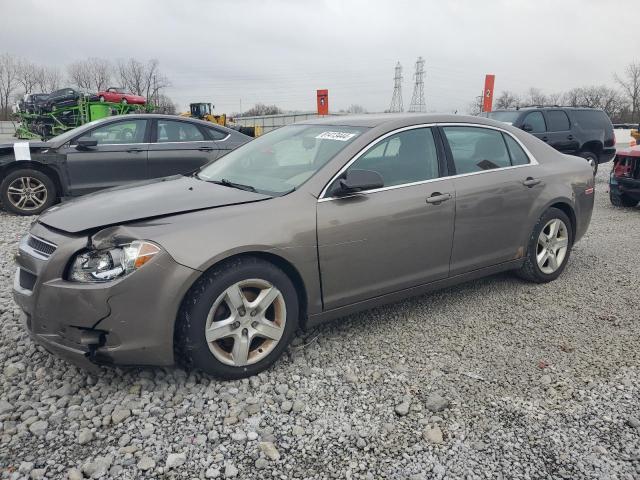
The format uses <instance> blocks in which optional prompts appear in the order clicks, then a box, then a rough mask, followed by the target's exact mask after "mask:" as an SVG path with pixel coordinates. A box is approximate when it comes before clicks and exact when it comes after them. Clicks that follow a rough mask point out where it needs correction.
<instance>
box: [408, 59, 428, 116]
mask: <svg viewBox="0 0 640 480" xmlns="http://www.w3.org/2000/svg"><path fill="white" fill-rule="evenodd" d="M414 76H415V79H416V83H415V84H414V86H413V96H412V97H411V105H410V106H409V111H410V112H426V111H427V105H426V104H425V102H424V59H423V58H422V57H418V60H417V61H416V73H415V74H414Z"/></svg>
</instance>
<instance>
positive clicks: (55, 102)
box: [42, 88, 98, 112]
mask: <svg viewBox="0 0 640 480" xmlns="http://www.w3.org/2000/svg"><path fill="white" fill-rule="evenodd" d="M81 97H85V98H86V99H87V100H90V101H92V102H95V101H97V100H98V96H97V95H96V94H89V93H85V92H81V91H80V90H76V89H75V88H61V89H60V90H56V91H55V92H51V93H50V94H49V95H47V98H46V99H45V100H44V102H43V105H42V108H43V110H44V111H47V112H53V111H55V110H58V109H61V108H65V107H73V106H75V105H77V104H78V100H80V98H81Z"/></svg>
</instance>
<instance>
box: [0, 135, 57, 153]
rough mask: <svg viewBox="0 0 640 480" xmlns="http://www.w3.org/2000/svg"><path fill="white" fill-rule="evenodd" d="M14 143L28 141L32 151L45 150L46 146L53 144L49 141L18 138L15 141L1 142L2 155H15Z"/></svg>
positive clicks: (49, 146) (0, 151)
mask: <svg viewBox="0 0 640 480" xmlns="http://www.w3.org/2000/svg"><path fill="white" fill-rule="evenodd" d="M14 143H28V144H29V150H30V151H31V152H37V151H41V150H44V149H46V148H51V144H50V143H49V142H40V141H38V142H35V141H30V140H19V139H17V138H16V139H15V141H13V142H7V143H0V156H4V155H13V144H14Z"/></svg>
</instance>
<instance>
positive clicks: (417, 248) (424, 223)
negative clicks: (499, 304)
mask: <svg viewBox="0 0 640 480" xmlns="http://www.w3.org/2000/svg"><path fill="white" fill-rule="evenodd" d="M442 156H443V155H442V145H441V143H440V140H439V138H438V134H437V132H435V130H434V129H432V128H429V127H420V128H409V129H403V130H402V131H399V132H397V133H390V134H387V135H385V136H384V137H382V138H381V139H379V140H378V141H377V142H376V143H375V144H373V145H372V146H371V147H370V148H369V149H367V150H366V151H365V152H364V153H363V154H361V155H359V156H357V157H355V159H354V160H352V162H350V163H349V164H348V166H347V167H345V168H343V170H342V172H341V173H340V175H338V176H337V178H336V179H334V181H333V182H332V183H331V184H330V185H329V187H328V188H327V191H326V192H325V193H324V195H323V196H322V197H321V198H320V200H319V201H318V204H317V229H318V255H319V261H320V275H321V279H322V292H323V301H324V306H325V308H326V309H332V308H336V307H340V306H343V305H347V304H350V303H354V302H358V301H362V300H366V299H368V298H372V297H376V296H379V295H384V294H387V293H391V292H395V291H399V290H402V289H406V288H410V287H413V286H416V285H420V284H425V283H428V282H431V281H435V280H440V279H443V278H446V277H447V276H448V275H449V257H450V254H451V242H452V239H453V223H454V212H455V192H454V189H453V182H452V180H450V179H447V178H441V172H442V169H443V168H444V165H443V164H441V160H442ZM350 169H359V170H373V171H376V172H378V173H379V174H380V175H381V176H382V178H383V180H384V187H383V188H378V189H373V190H370V191H364V192H359V193H357V194H353V195H349V196H345V197H339V196H336V194H335V193H332V192H333V191H334V188H335V185H337V182H338V181H339V179H340V178H341V177H342V176H343V174H344V173H346V171H348V170H350Z"/></svg>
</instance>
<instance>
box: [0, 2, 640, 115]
mask: <svg viewBox="0 0 640 480" xmlns="http://www.w3.org/2000/svg"><path fill="white" fill-rule="evenodd" d="M638 3H639V2H638V0H611V1H607V2H605V1H602V0H528V1H525V0H521V1H515V0H483V1H480V0H447V1H435V0H431V1H427V0H420V1H419V0H415V1H405V0H393V1H386V0H385V1H383V0H369V1H364V0H313V1H311V0H309V1H307V0H297V1H294V0H273V1H269V0H256V1H254V0H216V1H213V0H136V1H134V0H128V1H121V0H102V1H93V0H64V1H51V0H1V1H0V12H1V16H0V17H1V18H2V26H1V27H0V51H8V52H10V53H12V54H14V55H16V56H19V57H26V58H29V59H31V60H32V61H34V62H37V63H43V64H49V65H59V66H62V67H64V65H66V64H68V63H69V62H72V61H74V60H78V59H83V58H86V57H89V56H95V57H102V58H108V59H112V60H114V61H115V60H117V59H121V58H128V57H135V58H138V59H141V60H146V59H150V58H157V59H158V60H159V61H160V67H161V70H162V72H164V73H165V74H166V75H167V76H168V77H169V79H170V81H171V84H172V86H171V88H170V89H168V91H167V93H168V94H169V95H170V96H171V97H172V98H173V99H174V101H176V102H177V103H178V104H179V105H180V106H181V108H183V107H184V106H185V105H187V104H188V103H189V102H195V101H208V102H212V103H214V105H215V106H216V111H218V112H231V111H238V110H239V108H240V102H242V108H243V110H246V109H247V108H249V107H250V106H252V105H253V104H254V103H256V102H261V103H267V104H272V103H275V104H277V105H278V106H280V107H281V108H284V109H292V110H313V109H315V90H316V89H318V88H328V89H329V103H330V108H331V110H339V109H346V108H347V107H348V106H349V105H351V104H360V105H362V106H364V107H365V108H366V109H367V110H369V111H383V110H384V109H386V108H388V107H389V104H390V101H391V95H392V92H393V73H394V67H395V64H396V62H397V61H400V62H401V64H402V66H403V67H404V77H405V78H404V83H403V92H402V93H403V97H404V104H405V109H406V108H407V107H408V105H409V101H410V99H411V93H412V90H413V84H412V81H413V78H412V77H413V71H414V64H415V61H416V58H417V57H418V56H419V55H421V56H422V57H424V59H425V61H426V67H425V69H426V77H425V95H426V102H427V109H428V110H429V111H439V112H451V111H455V110H458V111H461V112H462V111H465V110H467V108H468V105H469V104H470V103H471V102H472V101H473V99H474V97H475V96H477V95H480V94H481V92H482V87H483V82H484V75H485V74H486V73H494V74H495V75H496V91H497V92H499V91H501V90H504V89H508V90H514V91H516V92H524V91H525V90H527V89H528V88H529V87H530V86H536V87H539V88H542V89H543V90H544V91H546V92H547V93H551V92H556V91H562V90H567V89H569V88H572V87H578V86H584V85H591V84H609V85H613V72H622V71H623V69H624V67H625V66H626V65H627V64H628V63H629V62H631V61H632V60H633V59H634V56H635V59H638V58H640V50H639V45H640V36H639V35H640V30H639V28H640V16H639V15H640V11H639V9H638V8H639V7H638Z"/></svg>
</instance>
